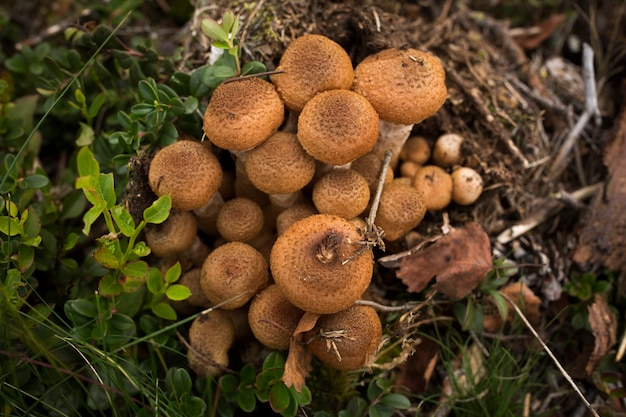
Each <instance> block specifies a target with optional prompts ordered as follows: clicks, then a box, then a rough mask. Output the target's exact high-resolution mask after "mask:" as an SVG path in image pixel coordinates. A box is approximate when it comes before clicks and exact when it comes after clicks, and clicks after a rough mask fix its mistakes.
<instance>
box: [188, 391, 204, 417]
mask: <svg viewBox="0 0 626 417" xmlns="http://www.w3.org/2000/svg"><path fill="white" fill-rule="evenodd" d="M182 405H183V415H184V416H186V417H201V416H202V415H204V411H205V410H206V403H205V402H204V400H203V399H202V398H200V397H196V396H195V395H189V396H185V397H184V398H183V399H182Z"/></svg>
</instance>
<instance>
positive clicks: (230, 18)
mask: <svg viewBox="0 0 626 417" xmlns="http://www.w3.org/2000/svg"><path fill="white" fill-rule="evenodd" d="M234 24H235V13H233V12H232V11H230V10H227V11H225V12H224V14H223V15H222V27H223V28H224V30H225V31H226V32H228V33H230V31H231V29H232V28H233V25H234Z"/></svg>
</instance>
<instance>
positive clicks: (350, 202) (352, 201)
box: [311, 168, 370, 219]
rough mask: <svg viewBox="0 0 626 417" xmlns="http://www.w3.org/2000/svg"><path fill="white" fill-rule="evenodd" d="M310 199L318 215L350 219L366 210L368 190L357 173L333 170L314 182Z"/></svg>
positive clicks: (348, 170)
mask: <svg viewBox="0 0 626 417" xmlns="http://www.w3.org/2000/svg"><path fill="white" fill-rule="evenodd" d="M311 198H312V199H313V204H315V208H316V209H317V210H318V211H319V212H320V213H324V214H335V215H337V216H341V217H343V218H345V219H351V218H353V217H356V216H358V215H359V214H361V213H362V212H363V211H364V210H365V209H366V208H367V204H368V203H369V200H370V188H369V185H368V183H367V181H366V180H365V178H363V176H362V175H361V174H359V173H358V172H356V171H354V170H352V169H346V168H335V169H332V170H330V171H328V172H327V173H326V174H324V175H323V176H322V177H320V178H319V179H318V180H317V181H316V182H315V185H314V186H313V193H312V196H311Z"/></svg>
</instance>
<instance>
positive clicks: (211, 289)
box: [200, 242, 269, 310]
mask: <svg viewBox="0 0 626 417" xmlns="http://www.w3.org/2000/svg"><path fill="white" fill-rule="evenodd" d="M267 269H268V268H267V261H266V260H265V258H264V257H263V255H262V254H261V253H260V252H259V251H258V250H256V249H254V248H253V247H252V246H250V245H248V244H246V243H243V242H229V243H226V244H224V245H222V246H219V247H217V248H216V249H215V250H214V251H213V252H211V253H210V254H209V256H207V258H206V260H205V261H204V264H202V275H201V277H200V285H201V286H202V291H204V295H206V297H207V298H208V299H209V300H210V301H211V302H212V303H213V304H221V303H223V302H226V301H228V300H230V299H232V300H231V301H229V302H227V303H226V304H224V305H222V306H221V308H223V309H224V310H234V309H236V308H239V307H241V306H243V305H244V304H246V303H247V302H248V301H250V299H251V298H252V297H253V296H254V295H255V294H257V293H258V292H259V291H261V290H262V289H263V288H265V287H266V286H267V282H268V280H269V273H268V270H267Z"/></svg>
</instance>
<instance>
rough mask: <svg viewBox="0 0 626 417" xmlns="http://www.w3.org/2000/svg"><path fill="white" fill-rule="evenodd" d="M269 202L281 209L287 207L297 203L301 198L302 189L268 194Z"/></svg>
mask: <svg viewBox="0 0 626 417" xmlns="http://www.w3.org/2000/svg"><path fill="white" fill-rule="evenodd" d="M268 196H269V199H270V202H271V203H272V204H273V205H274V206H275V207H278V208H280V209H282V210H284V209H286V208H287V207H291V206H292V205H294V204H296V203H299V202H300V201H301V200H302V199H303V198H302V191H300V190H298V191H295V192H293V193H286V194H268Z"/></svg>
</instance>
